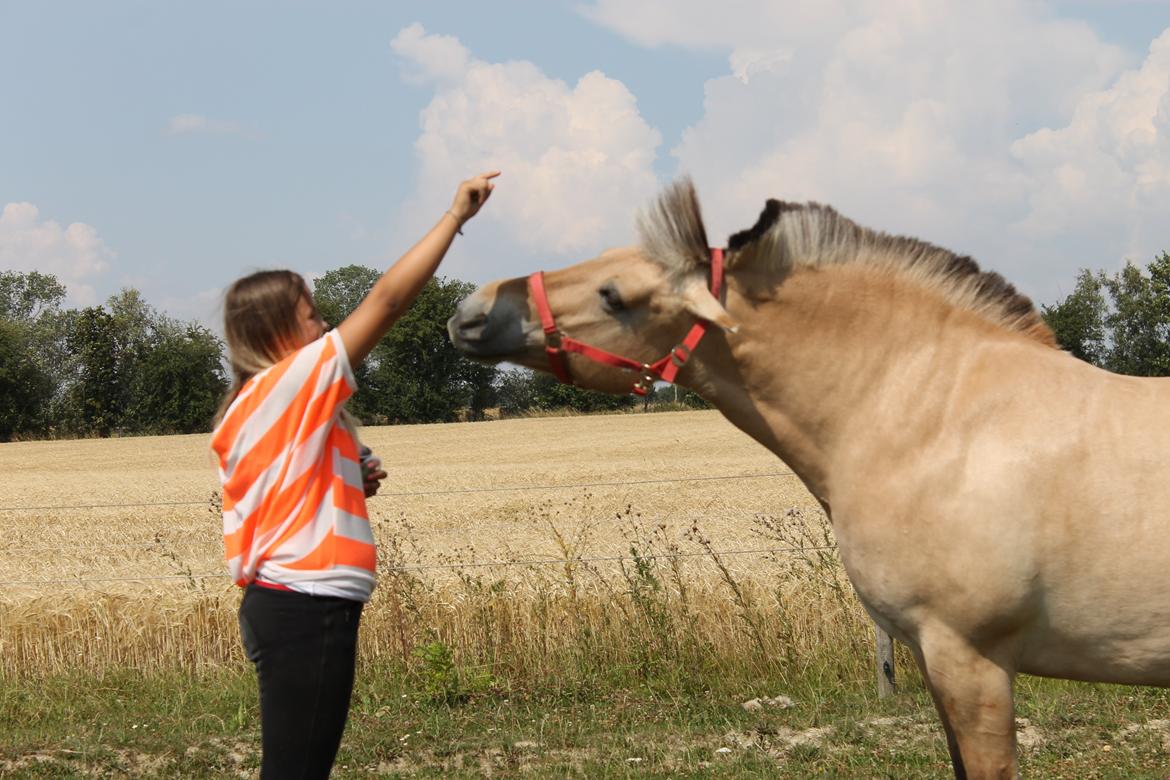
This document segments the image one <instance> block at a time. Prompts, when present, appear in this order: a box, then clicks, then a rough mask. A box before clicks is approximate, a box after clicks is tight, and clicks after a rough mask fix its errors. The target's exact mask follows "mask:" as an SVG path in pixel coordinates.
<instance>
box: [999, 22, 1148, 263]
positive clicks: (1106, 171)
mask: <svg viewBox="0 0 1170 780" xmlns="http://www.w3.org/2000/svg"><path fill="white" fill-rule="evenodd" d="M1012 151H1013V153H1014V154H1015V155H1016V156H1017V157H1018V158H1019V159H1020V160H1021V161H1022V162H1023V163H1024V164H1025V166H1026V167H1027V169H1028V172H1029V174H1030V176H1031V180H1030V181H1029V185H1030V195H1029V205H1030V209H1029V212H1028V215H1027V217H1026V218H1025V219H1024V220H1022V221H1021V227H1022V228H1024V229H1026V230H1028V231H1031V232H1033V233H1036V234H1038V235H1045V236H1051V237H1061V236H1065V235H1068V234H1070V233H1072V234H1074V235H1083V234H1084V233H1085V232H1086V231H1085V228H1086V226H1091V227H1092V228H1094V230H1093V233H1094V234H1095V235H1094V236H1089V238H1090V239H1092V238H1094V237H1096V238H1097V240H1096V241H1094V244H1095V246H1096V248H1097V251H1101V252H1106V253H1111V254H1112V255H1113V256H1114V257H1119V256H1124V255H1131V256H1135V257H1134V259H1136V260H1139V261H1144V260H1147V259H1148V257H1147V255H1150V254H1152V253H1153V252H1154V251H1156V250H1158V249H1170V230H1168V226H1170V29H1167V30H1166V31H1165V32H1164V33H1162V35H1161V36H1160V37H1159V38H1158V39H1157V40H1155V41H1154V42H1153V44H1152V45H1151V46H1150V51H1149V55H1148V57H1147V58H1146V60H1145V62H1144V63H1143V64H1142V66H1141V67H1140V68H1137V69H1134V70H1130V71H1127V72H1125V73H1124V74H1122V75H1121V77H1120V78H1118V79H1117V80H1116V82H1114V83H1113V84H1112V85H1110V87H1109V88H1108V89H1104V90H1100V91H1095V92H1089V93H1087V94H1085V95H1083V96H1082V97H1081V98H1080V100H1079V101H1078V102H1077V105H1076V108H1075V110H1074V111H1073V114H1072V118H1071V120H1070V121H1069V122H1068V124H1067V125H1065V126H1064V127H1060V128H1057V129H1053V128H1044V129H1041V130H1037V131H1036V132H1033V133H1030V134H1028V135H1027V136H1025V137H1024V138H1021V139H1020V140H1019V141H1017V142H1016V143H1015V144H1014V145H1013V146H1012ZM1159 242H1160V243H1159Z"/></svg>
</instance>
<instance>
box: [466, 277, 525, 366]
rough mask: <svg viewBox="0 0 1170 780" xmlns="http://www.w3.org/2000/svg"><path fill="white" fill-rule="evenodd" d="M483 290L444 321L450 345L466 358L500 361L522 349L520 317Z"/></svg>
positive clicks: (503, 301) (470, 297) (513, 308)
mask: <svg viewBox="0 0 1170 780" xmlns="http://www.w3.org/2000/svg"><path fill="white" fill-rule="evenodd" d="M483 292H484V291H483V290H480V291H478V292H475V293H473V294H472V295H469V296H468V297H466V298H464V299H463V300H462V301H460V302H459V305H458V306H457V307H456V308H455V314H454V316H452V317H451V319H449V320H447V335H448V336H450V337H451V343H452V344H453V345H454V346H455V348H456V349H458V350H459V351H460V352H462V353H463V354H465V355H467V356H468V357H473V358H480V359H483V360H503V359H505V358H508V357H510V356H513V355H516V354H517V353H519V352H522V351H523V350H524V348H525V338H524V322H523V319H524V318H523V315H522V314H521V313H520V312H518V311H517V308H518V307H516V306H514V305H512V304H511V303H510V302H509V301H508V300H507V299H506V298H505V297H503V296H500V295H498V294H497V295H496V296H494V297H492V298H491V299H490V300H489V299H488V298H487V297H486V296H485V295H484V294H483Z"/></svg>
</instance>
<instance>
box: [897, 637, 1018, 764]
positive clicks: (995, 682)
mask: <svg viewBox="0 0 1170 780" xmlns="http://www.w3.org/2000/svg"><path fill="white" fill-rule="evenodd" d="M920 639H921V643H922V646H921V649H920V650H919V651H918V652H917V653H916V656H917V657H918V663H919V666H920V667H921V668H922V673H923V676H924V677H925V678H926V683H927V685H928V686H929V687H930V693H931V696H932V697H933V698H934V704H935V707H937V708H938V713H939V716H940V717H941V718H942V721H943V727H944V728H945V729H946V732H947V747H948V749H949V750H950V753H951V762H952V763H953V764H954V768H955V777H956V778H958V780H1004V779H1006V780H1014V778H1015V777H1016V725H1015V712H1014V707H1013V702H1012V680H1013V678H1014V676H1015V670H1014V669H1013V668H1011V667H1010V665H1009V664H1006V663H1004V662H1003V658H999V659H997V654H996V653H995V652H992V653H990V654H984V653H981V652H979V651H978V650H976V649H975V648H974V647H972V646H971V644H970V643H969V642H968V641H967V640H965V639H963V638H961V637H958V636H956V635H955V634H953V633H952V632H950V631H948V630H945V629H936V630H931V631H923V632H922V634H921V635H920ZM1003 655H1004V656H1005V657H1006V654H1003Z"/></svg>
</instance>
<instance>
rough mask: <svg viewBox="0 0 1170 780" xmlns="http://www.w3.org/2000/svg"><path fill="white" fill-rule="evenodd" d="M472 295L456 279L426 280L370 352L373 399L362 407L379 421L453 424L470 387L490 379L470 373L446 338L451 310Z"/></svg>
mask: <svg viewBox="0 0 1170 780" xmlns="http://www.w3.org/2000/svg"><path fill="white" fill-rule="evenodd" d="M474 289H475V286H474V285H472V284H469V283H467V282H461V281H459V280H457V279H451V280H448V279H443V278H441V277H435V278H433V279H431V280H430V281H428V282H427V284H426V286H425V287H423V289H422V292H420V293H419V296H418V298H416V299H415V301H414V303H413V304H412V305H411V307H410V309H409V310H408V311H407V312H406V313H405V314H403V315H402V317H401V318H400V319H399V320H398V322H396V323H395V324H394V327H393V328H391V329H390V332H389V333H387V334H386V335H385V336H384V337H383V338H382V341H381V342H379V344H378V346H377V347H375V349H374V351H373V353H372V354H371V357H372V358H373V361H372V365H371V367H370V384H369V392H370V393H371V394H374V395H376V398H371V399H369V401H368V402H367V403H366V405H368V406H370V407H373V408H375V409H376V411H377V412H378V413H379V414H380V416H381V417H382V418H383V419H385V420H386V421H388V422H447V421H451V420H455V419H457V418H458V416H459V414H460V413H461V412H462V410H463V409H465V408H467V407H468V406H469V405H470V402H471V396H472V393H473V389H474V386H476V385H477V383H478V384H482V383H483V382H484V381H485V376H487V377H490V376H491V374H486V375H485V374H484V372H482V371H478V370H476V371H472V370H471V369H470V368H469V363H468V360H467V358H465V357H463V356H462V355H460V354H459V352H458V351H457V350H456V349H455V347H453V346H452V345H451V340H450V339H449V338H448V337H447V320H448V319H450V318H451V316H452V315H453V314H454V313H455V306H456V304H458V302H459V301H460V300H461V299H462V298H464V297H465V296H467V295H468V294H470V293H471V292H472V291H473V290H474Z"/></svg>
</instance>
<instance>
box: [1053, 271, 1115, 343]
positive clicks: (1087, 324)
mask: <svg viewBox="0 0 1170 780" xmlns="http://www.w3.org/2000/svg"><path fill="white" fill-rule="evenodd" d="M1103 290H1104V274H1094V273H1093V272H1091V271H1089V270H1087V269H1084V268H1082V269H1081V270H1080V272H1079V273H1078V274H1077V284H1076V287H1075V288H1074V289H1073V291H1072V293H1071V294H1070V295H1069V296H1068V297H1067V298H1065V299H1064V300H1063V301H1060V302H1059V303H1056V304H1054V305H1052V306H1041V307H1040V313H1041V316H1043V317H1044V320H1045V321H1046V322H1047V323H1048V327H1050V328H1052V332H1053V333H1054V334H1055V335H1056V341H1057V343H1058V344H1060V346H1062V347H1064V348H1065V349H1067V350H1068V351H1069V352H1071V353H1072V354H1074V355H1076V356H1077V357H1079V358H1080V359H1081V360H1084V361H1086V362H1089V363H1092V364H1093V365H1097V366H1100V365H1103V364H1104V362H1105V359H1106V357H1107V355H1108V344H1107V340H1106V336H1107V331H1106V327H1105V318H1106V316H1108V314H1109V304H1108V302H1107V301H1106V300H1105V293H1104V292H1103Z"/></svg>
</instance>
